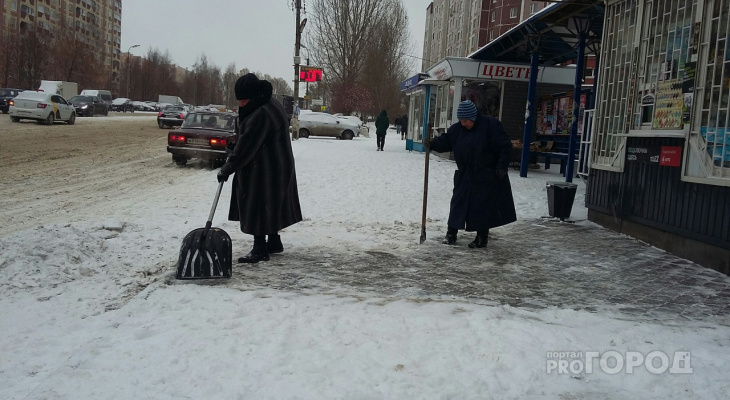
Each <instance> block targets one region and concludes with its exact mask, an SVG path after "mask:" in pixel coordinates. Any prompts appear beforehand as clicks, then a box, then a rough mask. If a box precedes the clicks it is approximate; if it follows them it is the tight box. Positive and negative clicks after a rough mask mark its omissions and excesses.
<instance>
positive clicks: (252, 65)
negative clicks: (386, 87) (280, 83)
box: [121, 0, 430, 81]
mask: <svg viewBox="0 0 730 400" xmlns="http://www.w3.org/2000/svg"><path fill="white" fill-rule="evenodd" d="M303 2H304V3H306V4H308V3H309V2H308V1H306V0H303ZM403 3H404V5H405V6H406V10H407V12H408V19H409V24H410V26H409V29H410V34H411V37H412V41H413V43H414V46H413V47H414V50H413V55H414V56H416V57H421V54H422V47H423V32H424V25H425V20H426V7H428V5H429V4H430V1H429V0H403ZM291 4H292V1H291V0H208V1H200V0H147V1H142V0H125V1H124V2H123V3H122V7H123V8H122V44H121V51H122V52H123V53H124V54H123V55H122V63H124V62H125V61H126V60H125V57H126V52H127V49H128V48H129V47H130V46H132V45H135V44H139V45H140V47H137V48H134V49H132V50H131V51H130V53H131V54H132V55H138V56H143V55H145V54H146V53H147V51H148V50H149V49H158V50H160V51H162V52H165V51H169V54H170V57H171V58H172V61H173V62H174V63H175V64H177V65H179V66H181V67H183V68H185V67H187V68H190V67H192V66H193V64H194V63H195V61H196V60H197V59H198V58H199V57H200V56H201V55H203V54H205V56H206V57H207V58H208V61H209V63H212V64H215V65H217V66H218V67H220V68H221V69H222V70H224V69H225V68H226V67H227V66H228V65H229V64H230V63H235V64H236V68H237V69H241V68H243V67H246V68H248V69H250V70H253V71H259V72H262V73H267V74H269V75H271V76H274V77H281V78H284V79H285V80H287V81H291V80H293V75H294V69H293V56H294V25H295V19H296V14H295V13H294V11H293V10H292V6H291ZM306 16H307V15H306V14H304V15H303V17H302V18H304V17H306ZM306 33H307V29H306V27H305V29H304V35H306ZM301 54H302V56H303V57H302V58H303V59H304V58H306V56H307V50H305V49H302V52H301ZM412 61H413V71H412V72H413V73H416V72H417V71H416V69H418V68H420V60H417V59H415V58H413V59H412ZM325 73H326V71H325Z"/></svg>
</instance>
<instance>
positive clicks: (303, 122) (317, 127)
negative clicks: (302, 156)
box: [299, 112, 360, 140]
mask: <svg viewBox="0 0 730 400" xmlns="http://www.w3.org/2000/svg"><path fill="white" fill-rule="evenodd" d="M359 132H360V127H359V126H358V125H357V123H355V122H352V121H349V120H346V119H340V118H337V117H334V116H332V115H330V114H327V113H320V112H307V113H301V114H300V115H299V137H302V138H306V137H309V136H330V137H336V138H337V139H345V140H352V138H353V137H355V135H358V134H359Z"/></svg>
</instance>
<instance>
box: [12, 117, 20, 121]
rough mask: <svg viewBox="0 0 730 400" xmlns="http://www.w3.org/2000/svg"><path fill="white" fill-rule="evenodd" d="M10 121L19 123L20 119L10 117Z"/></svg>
mask: <svg viewBox="0 0 730 400" xmlns="http://www.w3.org/2000/svg"><path fill="white" fill-rule="evenodd" d="M10 120H11V121H13V122H20V118H18V117H10Z"/></svg>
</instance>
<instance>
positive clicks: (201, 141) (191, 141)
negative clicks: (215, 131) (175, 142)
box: [187, 138, 208, 144]
mask: <svg viewBox="0 0 730 400" xmlns="http://www.w3.org/2000/svg"><path fill="white" fill-rule="evenodd" d="M187 142H188V144H208V139H198V138H188V141H187Z"/></svg>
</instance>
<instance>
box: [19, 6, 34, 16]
mask: <svg viewBox="0 0 730 400" xmlns="http://www.w3.org/2000/svg"><path fill="white" fill-rule="evenodd" d="M20 12H21V13H24V14H28V15H34V14H33V8H31V7H28V6H26V5H22V6H20Z"/></svg>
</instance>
